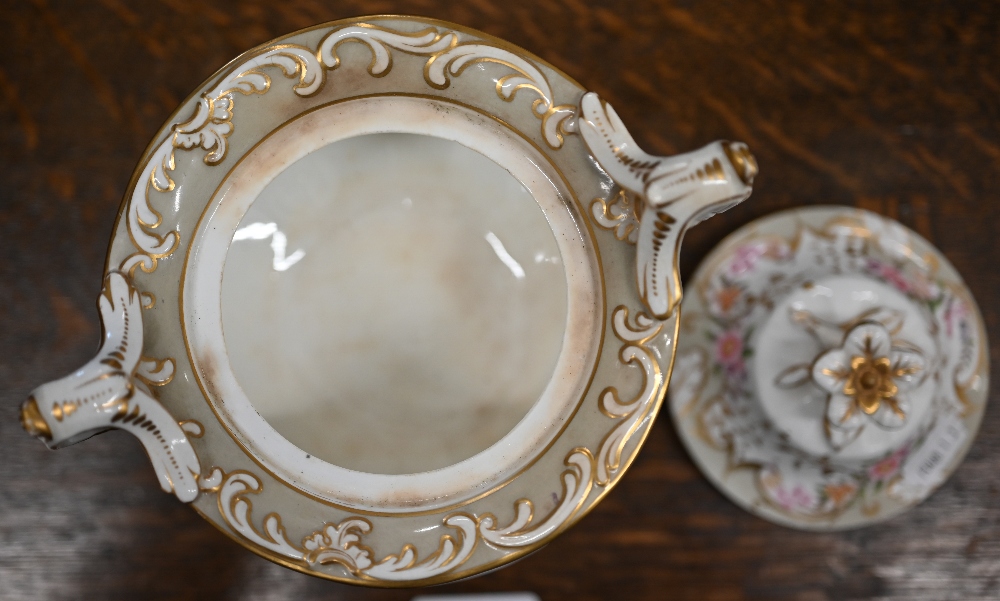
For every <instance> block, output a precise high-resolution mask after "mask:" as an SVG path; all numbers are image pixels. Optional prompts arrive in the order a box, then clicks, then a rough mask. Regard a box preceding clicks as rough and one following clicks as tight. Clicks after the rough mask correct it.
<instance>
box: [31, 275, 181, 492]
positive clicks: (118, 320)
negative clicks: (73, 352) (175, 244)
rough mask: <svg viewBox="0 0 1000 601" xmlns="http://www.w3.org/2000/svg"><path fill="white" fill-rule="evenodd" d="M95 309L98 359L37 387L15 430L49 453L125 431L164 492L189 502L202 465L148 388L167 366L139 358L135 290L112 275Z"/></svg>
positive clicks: (165, 376)
mask: <svg viewBox="0 0 1000 601" xmlns="http://www.w3.org/2000/svg"><path fill="white" fill-rule="evenodd" d="M98 307H99V309H100V313H101V323H102V325H103V330H104V331H103V335H102V343H101V348H100V350H99V351H98V353H97V356H95V357H94V358H93V359H91V360H90V361H89V362H88V363H87V364H86V365H84V366H83V367H81V368H80V369H78V370H76V371H74V372H73V373H71V374H70V375H68V376H66V377H64V378H61V379H59V380H55V381H53V382H49V383H47V384H43V385H41V386H39V387H38V388H36V389H35V390H34V391H33V392H32V393H31V395H30V396H29V397H28V400H27V401H25V402H24V404H23V405H22V406H21V425H22V426H23V427H24V429H25V430H26V431H27V432H28V433H29V434H31V435H33V436H36V437H38V438H39V439H41V440H42V441H43V442H45V444H46V445H47V446H48V447H49V448H50V449H58V448H61V447H65V446H69V445H72V444H76V443H78V442H81V441H83V440H86V439H87V438H90V437H91V436H94V435H95V434H99V433H101V432H104V431H106V430H109V429H111V428H118V429H121V430H125V431H127V432H131V433H132V434H133V435H135V436H136V437H137V438H138V439H139V441H140V442H141V443H142V445H143V447H145V449H146V452H147V454H148V455H149V459H150V461H152V463H153V468H154V469H155V470H156V474H157V476H158V478H159V480H160V486H161V487H162V488H163V490H164V491H165V492H173V493H174V494H175V495H177V498H178V499H180V500H181V501H184V502H190V501H193V500H194V499H195V497H197V496H198V475H199V474H200V473H201V466H200V463H199V461H198V456H197V455H196V454H195V452H194V449H193V448H192V447H191V443H190V441H189V440H188V438H187V434H186V432H185V429H184V428H182V427H181V426H180V424H178V422H177V421H176V420H175V419H174V418H173V417H172V416H171V415H170V413H169V412H168V411H167V410H166V408H164V407H163V405H161V404H160V402H159V401H157V400H156V399H154V398H153V396H152V394H151V393H150V391H149V389H148V388H147V386H148V385H149V384H157V383H165V382H166V381H169V379H170V378H171V377H172V376H173V370H174V365H173V362H172V361H171V360H164V361H155V360H151V359H147V358H145V357H143V356H142V344H143V331H142V301H141V298H140V295H139V292H138V291H137V290H136V289H135V288H134V287H133V286H132V285H131V283H130V282H129V280H128V278H127V277H126V276H125V275H123V274H121V273H118V272H111V273H109V274H108V275H107V277H106V278H105V280H104V289H103V291H102V292H101V295H100V296H99V297H98Z"/></svg>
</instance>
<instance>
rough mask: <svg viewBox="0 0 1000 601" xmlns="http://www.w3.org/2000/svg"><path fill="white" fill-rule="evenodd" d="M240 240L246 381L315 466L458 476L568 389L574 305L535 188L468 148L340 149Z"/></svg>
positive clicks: (288, 188)
mask: <svg viewBox="0 0 1000 601" xmlns="http://www.w3.org/2000/svg"><path fill="white" fill-rule="evenodd" d="M286 240H292V241H294V248H296V250H295V252H293V253H291V254H288V255H285V250H286V248H287V244H288V243H287V242H286ZM233 241H234V243H233V245H232V247H231V248H230V251H229V255H228V256H227V258H226V265H225V271H224V276H223V289H222V312H223V327H224V334H225V340H226V345H227V348H228V351H229V357H230V361H231V363H232V365H233V370H234V372H235V374H236V378H237V380H238V381H239V382H240V384H241V386H242V388H243V389H244V391H245V392H246V394H247V396H248V397H249V399H250V401H251V403H252V404H253V405H254V407H255V408H256V409H257V411H258V412H259V413H260V414H261V416H263V417H264V419H266V420H267V421H268V423H270V424H271V425H272V426H273V427H274V428H275V429H276V430H277V431H278V433H280V434H281V435H282V436H284V437H285V438H286V439H288V440H289V441H290V442H292V443H293V444H295V445H296V446H298V447H299V448H301V449H303V450H304V451H305V452H306V453H308V454H310V455H312V456H315V457H318V458H321V459H324V460H326V461H328V462H330V463H333V464H335V465H339V466H341V467H347V468H350V469H355V470H359V471H365V472H373V473H384V474H399V473H415V472H422V471H427V470H432V469H435V468H440V467H445V466H447V465H451V464H454V463H456V462H458V461H460V460H463V459H466V458H468V457H470V456H472V455H474V454H476V453H477V452H479V451H481V450H483V449H485V448H487V447H489V446H490V445H492V444H493V443H495V442H496V441H498V440H499V439H500V438H501V437H502V436H503V435H504V434H506V433H507V432H508V431H510V429H511V428H513V427H514V425H515V424H516V423H517V422H518V421H519V420H520V419H521V418H522V417H523V416H524V415H525V413H527V411H528V409H529V408H530V407H531V405H532V404H533V403H534V402H535V400H536V399H538V398H539V396H540V395H541V393H542V391H543V389H545V387H546V385H547V384H548V381H549V379H550V378H551V375H552V370H553V368H554V365H555V361H556V357H557V356H558V354H559V350H560V348H561V344H562V339H563V333H564V331H565V327H566V302H567V296H566V295H567V292H566V276H565V274H564V272H563V268H562V265H561V264H560V263H559V262H552V261H550V260H547V259H548V258H551V257H558V256H559V249H558V247H557V245H556V241H555V238H554V236H553V234H552V231H551V229H550V228H549V226H548V224H547V222H546V220H545V216H544V215H543V213H542V212H541V210H540V209H539V208H538V206H537V204H536V203H535V201H534V199H533V198H532V196H531V195H530V194H529V193H528V191H527V190H526V189H525V188H524V187H523V186H522V185H521V184H520V182H518V181H517V180H516V179H514V178H513V177H512V176H511V175H510V174H509V173H507V172H506V171H504V170H503V169H502V168H501V167H499V166H498V165H496V164H495V163H493V162H492V161H490V160H489V159H486V158H485V157H483V156H482V155H480V154H478V153H476V152H474V151H472V150H469V149H467V148H465V147H463V146H461V145H459V144H457V143H454V142H448V141H444V140H439V139H434V138H429V137H426V136H417V135H412V134H375V135H368V136H360V137H354V138H349V139H347V140H343V141H341V142H337V143H334V144H330V145H328V146H325V147H323V148H321V149H319V150H316V151H314V152H312V153H311V154H309V155H307V156H306V157H305V158H303V159H301V160H299V161H298V162H296V163H294V164H292V165H291V166H289V167H288V168H287V169H286V170H285V171H283V172H282V173H281V174H279V175H278V176H277V177H276V178H275V179H274V180H273V181H272V182H271V183H270V184H269V185H268V186H267V187H266V188H264V190H263V192H261V194H260V195H259V196H258V197H257V199H256V200H255V201H254V203H253V205H252V206H251V207H250V210H249V211H247V213H246V215H244V217H243V219H242V221H241V225H240V227H239V229H237V230H236V234H235V235H234V236H233ZM538 256H541V257H543V260H541V261H536V260H535V257H538ZM291 265H294V266H295V268H294V269H290V270H289V269H288V267H290V266H291ZM512 276H513V277H512ZM292 307H294V310H291V308H292Z"/></svg>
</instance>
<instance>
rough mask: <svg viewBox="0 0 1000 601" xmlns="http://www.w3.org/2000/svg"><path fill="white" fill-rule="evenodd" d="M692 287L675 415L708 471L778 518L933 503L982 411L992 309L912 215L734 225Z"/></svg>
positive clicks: (879, 512)
mask: <svg viewBox="0 0 1000 601" xmlns="http://www.w3.org/2000/svg"><path fill="white" fill-rule="evenodd" d="M692 287H693V290H694V291H695V292H694V293H693V294H689V295H687V296H686V297H685V300H684V304H683V311H684V318H683V323H682V326H681V331H682V333H684V335H683V336H682V338H681V342H680V344H679V349H678V357H677V365H678V374H679V376H678V377H679V379H678V380H676V381H675V382H674V385H673V386H672V388H671V394H670V407H671V412H672V413H673V415H674V420H675V424H676V426H677V429H678V431H679V433H680V435H681V438H682V439H683V440H684V442H685V444H686V445H687V447H688V449H689V450H690V451H691V454H692V456H693V457H694V459H695V461H696V462H697V463H698V465H699V466H700V467H701V468H702V470H703V471H704V472H705V473H706V475H707V476H708V477H709V479H710V480H712V482H713V483H715V484H716V485H717V486H718V487H719V488H720V489H721V490H722V491H723V492H724V493H726V494H727V495H728V496H729V497H730V498H732V499H733V500H734V501H735V502H736V503H738V504H739V505H741V506H743V507H745V508H746V509H748V510H749V511H751V512H753V513H755V514H757V515H760V516H761V517H764V518H767V519H769V520H772V521H775V522H778V523H780V524H784V525H788V526H793V527H798V528H804V529H815V530H830V529H840V528H850V527H858V526H863V525H866V524H870V523H873V522H876V521H880V520H883V519H887V518H889V517H891V516H893V515H896V514H898V513H899V512H901V511H904V510H905V509H906V508H908V507H911V506H912V505H914V504H916V503H918V502H920V501H921V500H923V499H924V498H926V497H927V496H928V495H930V493H931V492H933V490H934V489H935V488H937V487H938V486H939V485H940V484H941V483H943V482H944V480H945V478H947V477H948V475H949V474H951V472H952V471H954V470H955V468H956V467H957V466H958V464H959V463H960V462H961V459H962V456H963V455H964V454H965V451H966V450H967V449H968V446H969V445H970V444H971V442H972V439H973V437H974V435H975V432H976V429H977V428H978V427H979V421H980V419H981V418H982V413H983V409H984V403H985V400H986V392H987V386H988V352H987V350H986V349H987V346H986V336H985V330H984V327H983V323H982V319H981V317H980V316H979V312H978V309H977V308H976V305H975V302H974V301H973V299H972V296H971V295H970V294H969V291H968V289H967V288H966V287H965V285H964V284H963V283H962V281H961V278H960V277H959V276H958V274H957V273H956V272H955V270H954V269H953V268H952V267H951V265H950V264H948V262H947V260H946V259H945V258H944V257H943V256H942V255H941V254H940V253H939V252H938V251H937V250H936V249H934V248H933V247H932V246H931V245H930V244H929V243H927V242H926V241H925V240H923V239H921V238H920V237H919V236H917V235H916V234H914V233H913V232H911V231H909V230H907V229H906V228H904V227H903V226H901V225H900V224H898V223H896V222H894V221H892V220H889V219H886V218H883V217H880V216H877V215H874V214H872V213H868V212H866V211H860V210H855V209H849V208H837V207H822V208H808V209H805V208H803V209H795V210H791V211H786V212H783V213H779V214H777V215H773V216H770V217H766V218H763V219H760V220H758V221H755V222H753V223H751V224H749V225H747V226H745V227H744V228H742V229H740V230H739V231H737V232H735V233H733V234H732V235H731V236H729V237H728V238H726V240H724V241H723V242H722V243H721V244H720V245H719V247H718V248H717V249H716V250H714V251H713V252H712V253H711V254H710V255H709V256H708V257H707V258H706V259H705V261H704V263H703V264H702V265H701V267H699V269H698V272H697V273H696V274H695V278H694V282H693V284H692Z"/></svg>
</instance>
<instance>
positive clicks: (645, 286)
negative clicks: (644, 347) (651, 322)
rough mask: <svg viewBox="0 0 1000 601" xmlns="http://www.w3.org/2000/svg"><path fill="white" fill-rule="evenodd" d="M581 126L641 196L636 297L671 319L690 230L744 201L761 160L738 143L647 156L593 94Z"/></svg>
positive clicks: (611, 169)
mask: <svg viewBox="0 0 1000 601" xmlns="http://www.w3.org/2000/svg"><path fill="white" fill-rule="evenodd" d="M577 129H578V131H579V132H580V134H581V135H582V136H583V139H584V141H585V142H586V144H587V147H588V148H589V149H590V151H591V153H592V154H593V155H594V158H596V159H597V161H598V163H599V164H600V165H601V167H602V168H603V169H604V170H605V171H607V173H608V175H610V176H611V178H612V179H614V180H615V182H616V183H617V184H618V185H619V186H621V187H622V188H624V189H626V190H628V191H629V192H631V193H633V194H634V195H635V196H636V203H635V213H636V215H635V216H636V218H637V219H638V220H639V239H638V243H637V244H638V247H637V249H636V268H637V270H638V271H637V274H636V279H637V282H638V285H639V295H640V296H641V297H642V301H643V303H645V305H646V308H647V309H649V311H650V312H651V313H652V315H653V316H654V317H656V318H657V319H666V318H667V317H669V316H670V315H671V314H672V313H673V312H674V310H675V309H676V308H677V306H678V305H679V304H680V301H681V282H680V275H679V273H678V257H679V255H680V244H681V241H682V239H683V238H684V232H685V230H686V229H687V228H688V227H690V226H692V225H695V224H696V223H698V222H700V221H703V220H705V219H707V218H709V217H711V216H712V215H715V214H716V213H721V212H722V211H725V210H726V209H729V208H730V207H733V206H735V205H737V204H739V203H741V202H743V201H744V200H746V199H747V198H748V197H749V196H750V192H751V191H752V185H753V179H754V177H755V176H756V175H757V161H756V160H755V159H754V157H753V155H752V154H750V150H749V149H748V148H747V146H746V144H743V143H740V142H713V143H711V144H709V145H708V146H705V147H703V148H700V149H699V150H695V151H694V152H689V153H686V154H680V155H677V156H672V157H656V156H652V155H650V154H647V153H645V152H643V150H642V149H640V148H639V147H638V145H636V143H635V140H633V139H632V136H631V135H629V133H628V130H627V129H625V125H624V124H623V123H622V121H621V119H620V118H619V117H618V115H617V114H616V113H615V111H614V109H613V108H611V105H609V104H607V103H606V102H604V101H603V100H601V99H600V98H599V97H598V96H597V94H595V93H593V92H589V93H587V94H585V95H584V96H583V99H582V100H581V101H580V114H579V117H578V119H577Z"/></svg>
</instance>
